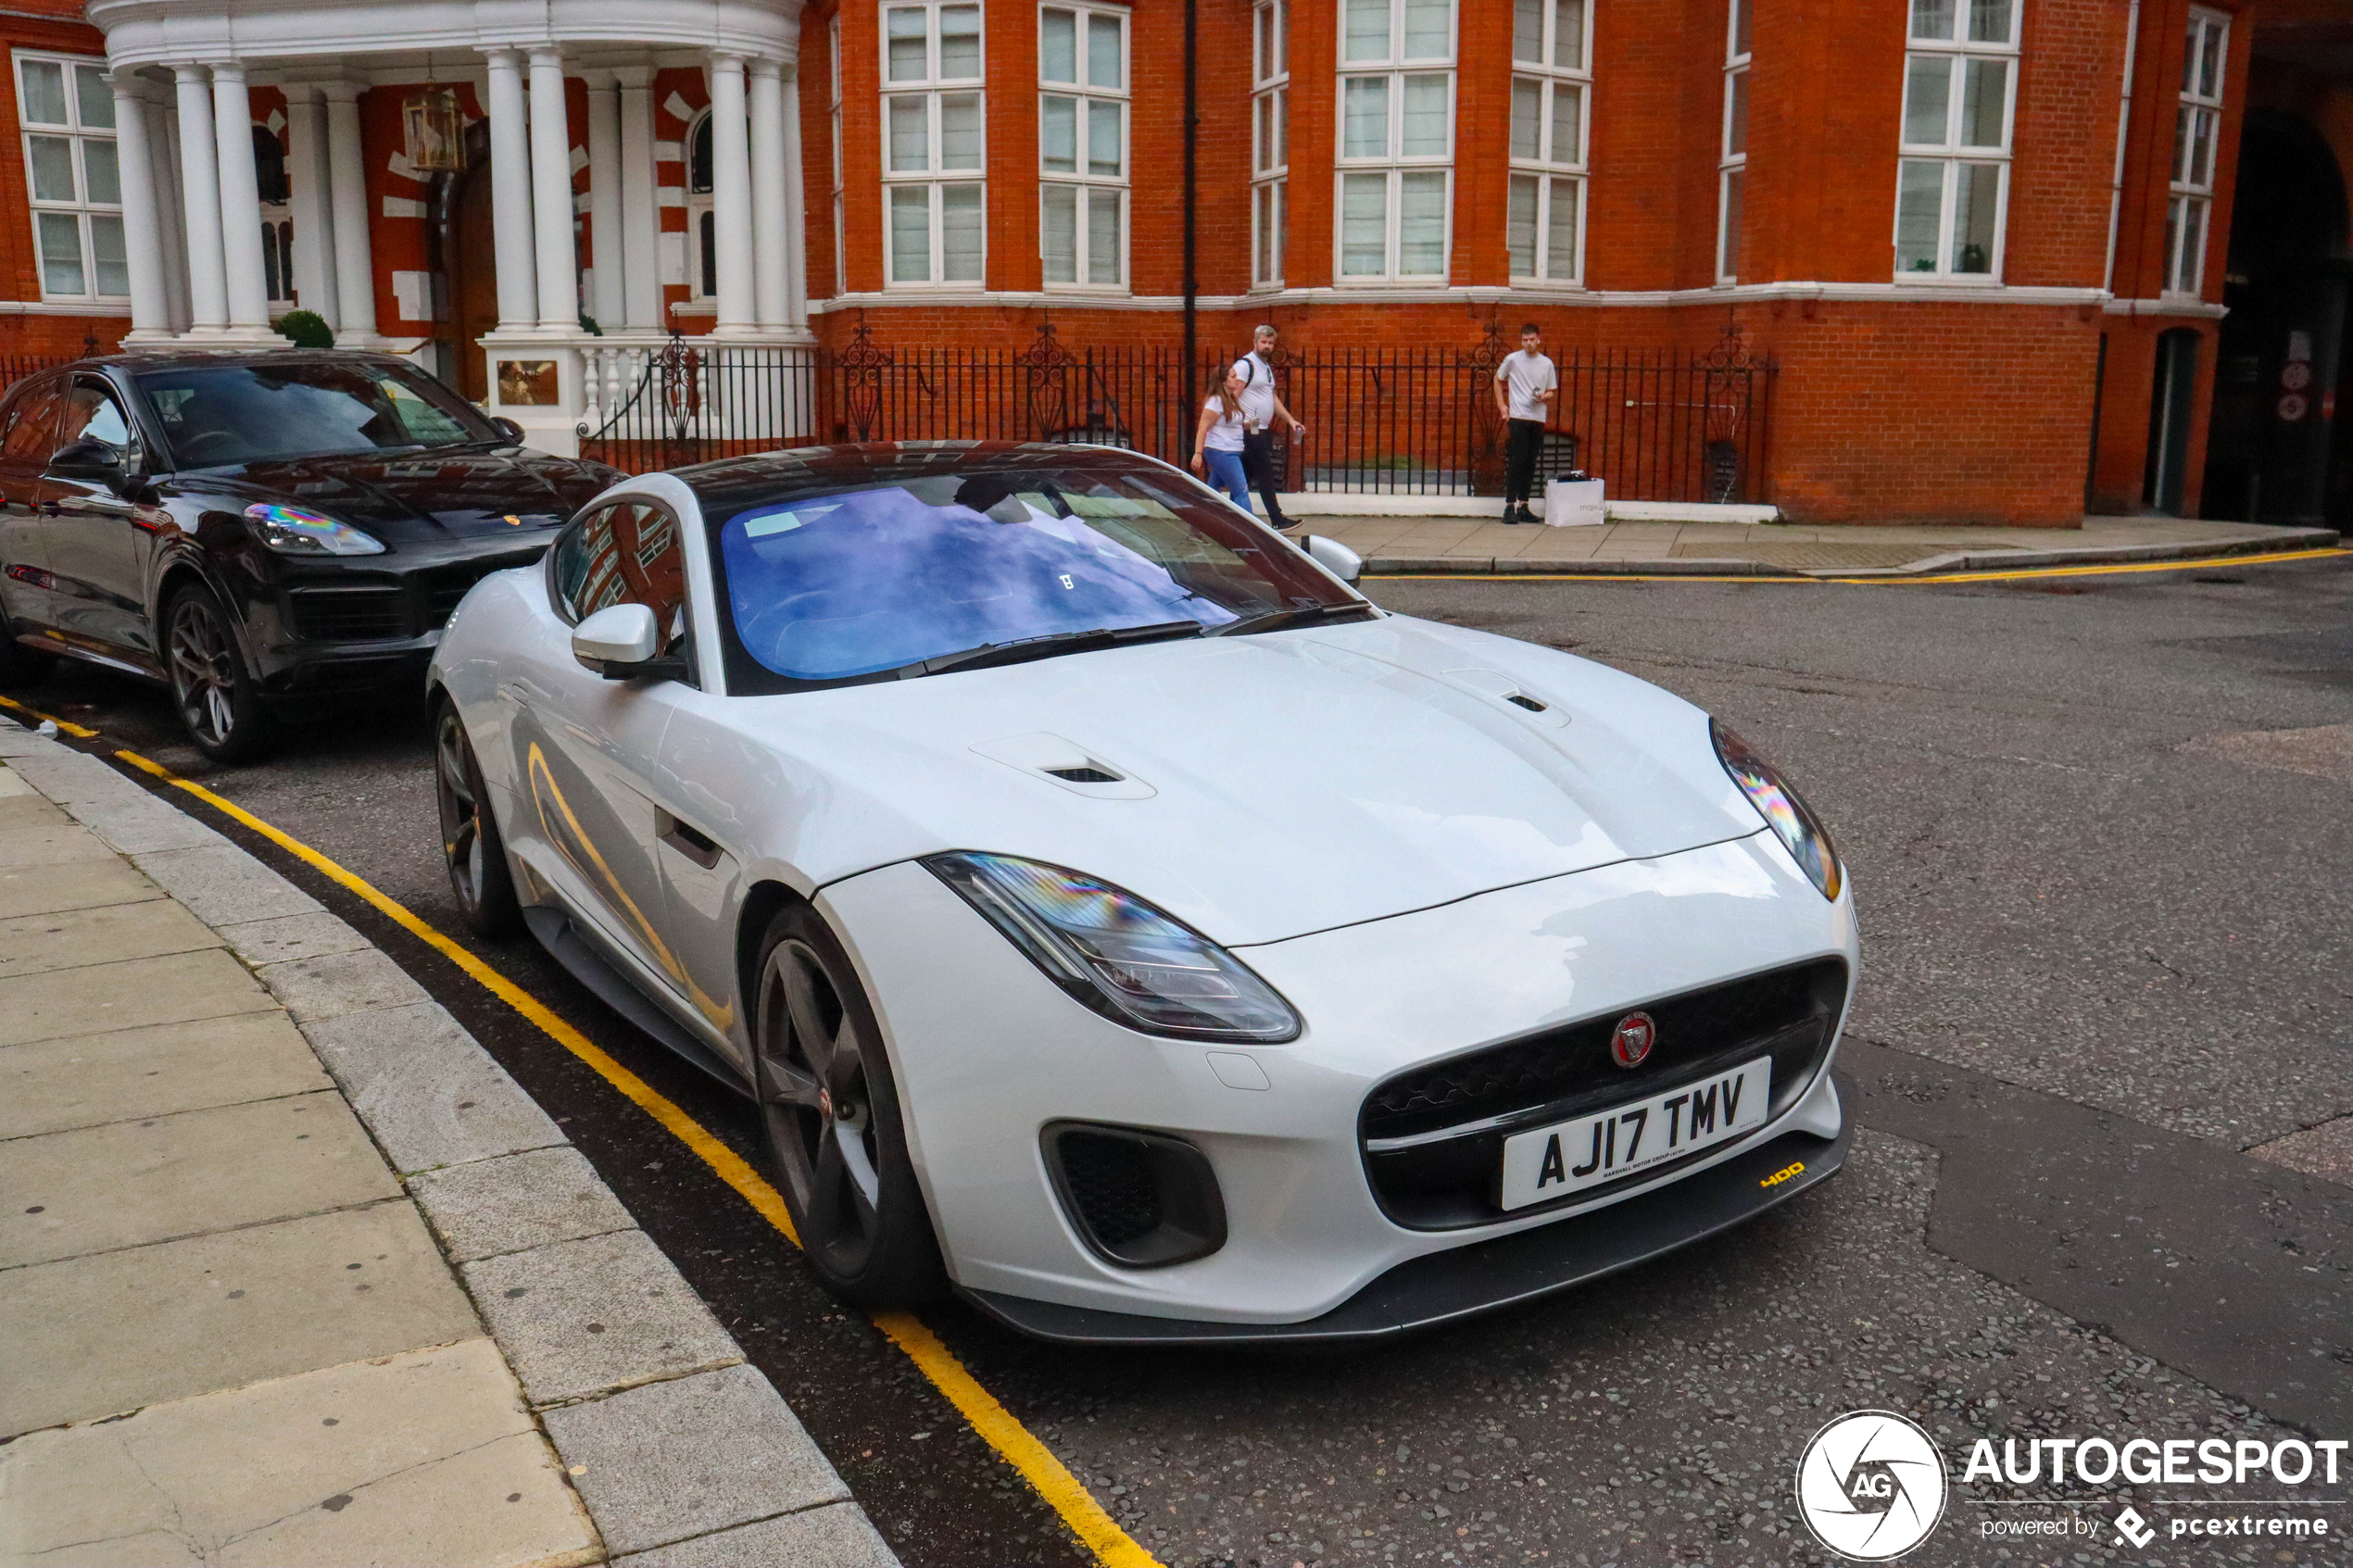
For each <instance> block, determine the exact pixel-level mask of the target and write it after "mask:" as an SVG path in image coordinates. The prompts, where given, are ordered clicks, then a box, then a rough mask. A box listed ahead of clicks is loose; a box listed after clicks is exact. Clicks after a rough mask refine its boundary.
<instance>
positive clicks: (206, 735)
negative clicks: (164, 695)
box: [170, 595, 238, 746]
mask: <svg viewBox="0 0 2353 1568" xmlns="http://www.w3.org/2000/svg"><path fill="white" fill-rule="evenodd" d="M170 657H171V695H172V696H173V698H174V699H175V700H176V701H177V702H178V703H179V705H180V717H181V721H182V722H183V723H185V724H186V725H187V726H188V730H189V733H190V734H193V735H195V737H196V739H197V740H198V741H199V742H200V743H202V744H203V745H206V746H226V745H227V744H228V742H229V738H230V736H231V735H232V734H233V733H234V732H235V730H236V727H237V718H236V706H235V705H236V694H237V675H238V670H237V650H236V646H235V644H234V643H233V641H232V640H231V638H230V636H229V629H228V628H227V627H226V626H223V625H222V624H221V623H220V615H219V613H218V612H216V611H215V610H214V609H213V608H212V606H211V605H209V604H208V603H206V602H205V600H204V599H203V598H202V597H200V596H195V595H191V596H188V597H186V598H183V599H182V600H181V601H180V604H179V606H178V608H176V609H175V610H174V612H173V614H172V617H171V636H170Z"/></svg>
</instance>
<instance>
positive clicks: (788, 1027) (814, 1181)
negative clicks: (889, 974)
mask: <svg viewBox="0 0 2353 1568" xmlns="http://www.w3.org/2000/svg"><path fill="white" fill-rule="evenodd" d="M757 996H758V1001H757V1004H756V1006H755V1008H754V1010H753V1012H752V1017H751V1043H752V1062H753V1070H754V1073H755V1076H756V1081H757V1085H758V1089H759V1094H760V1109H761V1122H762V1124H763V1126H764V1129H765V1131H766V1133H767V1135H768V1148H769V1152H770V1154H771V1156H772V1158H773V1159H774V1162H775V1166H776V1172H777V1174H778V1176H779V1178H780V1185H782V1187H783V1189H784V1194H785V1204H786V1208H788V1209H789V1210H791V1211H792V1219H793V1225H794V1228H795V1229H796V1230H797V1231H798V1232H799V1236H800V1247H801V1250H802V1252H803V1253H805V1254H806V1255H807V1256H808V1259H809V1261H810V1264H811V1266H812V1267H813V1268H814V1269H815V1270H816V1271H817V1276H818V1277H819V1278H820V1279H822V1280H823V1281H824V1283H825V1286H826V1288H827V1289H829V1290H831V1291H832V1292H833V1293H834V1294H835V1295H837V1296H838V1297H840V1298H842V1299H843V1300H845V1301H849V1302H852V1303H854V1304H856V1305H858V1306H861V1307H912V1306H918V1305H921V1304H922V1303H923V1302H925V1301H926V1300H929V1299H930V1298H933V1297H935V1296H937V1295H938V1294H939V1292H940V1291H941V1290H942V1289H943V1288H944V1287H945V1286H946V1284H947V1274H946V1271H945V1269H944V1268H943V1267H942V1265H941V1263H940V1258H939V1243H938V1240H937V1237H936V1236H934V1235H933V1232H932V1227H931V1213H930V1210H928V1209H927V1208H925V1204H924V1195H923V1192H922V1189H921V1188H920V1187H919V1186H918V1185H917V1184H916V1181H915V1168H914V1165H913V1163H912V1161H911V1160H909V1159H908V1157H907V1136H906V1128H905V1125H904V1123H902V1122H901V1121H900V1112H899V1094H898V1085H897V1083H896V1081H895V1080H894V1078H893V1076H892V1074H891V1070H890V1060H889V1058H888V1056H887V1054H886V1053H885V1051H884V1049H883V1044H882V1035H881V1032H880V1031H879V1030H878V1029H877V1028H876V1027H875V1014H874V1009H873V1008H872V1007H871V1006H869V1005H868V1003H867V1000H866V993H865V990H864V988H863V987H862V986H861V985H859V983H858V976H857V972H856V971H854V970H853V969H852V968H851V967H850V963H849V955H848V954H847V953H845V952H844V951H843V950H842V947H841V944H840V942H839V941H837V939H836V938H835V936H834V934H833V932H832V930H831V929H830V928H829V927H828V926H827V925H826V924H825V922H824V917H823V916H821V915H819V914H818V913H817V911H816V910H815V909H812V908H811V907H810V906H809V905H807V904H798V903H797V904H794V905H792V906H790V907H788V908H786V909H783V910H781V911H779V912H778V914H777V915H776V918H775V919H774V920H773V921H771V922H769V925H768V931H767V934H766V935H765V936H763V937H762V939H761V948H760V969H759V985H758V992H757Z"/></svg>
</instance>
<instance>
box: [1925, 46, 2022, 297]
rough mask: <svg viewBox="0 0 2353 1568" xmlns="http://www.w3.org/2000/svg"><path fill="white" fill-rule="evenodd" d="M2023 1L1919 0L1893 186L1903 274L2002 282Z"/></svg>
mask: <svg viewBox="0 0 2353 1568" xmlns="http://www.w3.org/2000/svg"><path fill="white" fill-rule="evenodd" d="M2020 4H2021V0H1911V41H1910V46H1909V50H1908V52H1907V53H1906V55H1905V56H1904V129H1903V142H1902V157H1901V159H1900V161H1899V163H1898V165H1897V168H1898V173H1897V176H1896V193H1895V270H1896V273H1897V275H1898V276H1901V277H1916V276H1919V275H1922V274H1926V275H1928V276H1931V277H1938V278H1984V279H1987V280H1989V281H1991V280H1994V279H1998V278H1999V277H2000V275H2001V270H2002V238H2003V227H2004V223H2005V221H2006V214H2005V210H2004V209H2005V207H2006V205H2007V201H2008V196H2009V178H2010V119H2011V116H2012V113H2013V111H2014V108H2015V106H2016V102H2017V97H2018V37H2019V12H2020Z"/></svg>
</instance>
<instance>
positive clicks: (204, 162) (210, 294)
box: [171, 66, 260, 333]
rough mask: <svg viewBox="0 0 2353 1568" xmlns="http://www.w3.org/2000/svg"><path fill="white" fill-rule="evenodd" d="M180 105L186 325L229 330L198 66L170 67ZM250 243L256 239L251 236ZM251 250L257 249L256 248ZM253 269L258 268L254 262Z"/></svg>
mask: <svg viewBox="0 0 2353 1568" xmlns="http://www.w3.org/2000/svg"><path fill="white" fill-rule="evenodd" d="M171 72H172V75H173V77H174V78H175V79H176V80H177V84H178V93H179V100H180V188H181V191H182V194H183V195H184V197H185V202H184V210H185V211H186V213H187V220H186V221H187V229H188V326H189V330H191V331H192V332H216V333H217V332H223V331H225V330H227V328H228V325H229V282H228V276H227V273H226V271H225V270H224V267H223V262H222V257H221V252H220V158H219V157H217V156H215V154H214V151H213V137H212V92H211V89H210V87H209V86H208V83H207V82H206V80H205V69H204V67H202V66H174V67H172V68H171ZM254 237H255V239H256V240H257V241H258V240H259V238H260V235H259V233H258V232H257V233H256V234H255V236H254ZM257 248H258V246H257ZM255 264H256V265H257V266H258V265H259V259H258V257H257V258H256V262H255Z"/></svg>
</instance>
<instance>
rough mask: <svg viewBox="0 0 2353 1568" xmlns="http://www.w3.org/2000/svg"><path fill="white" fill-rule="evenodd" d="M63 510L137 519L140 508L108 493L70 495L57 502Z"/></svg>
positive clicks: (59, 508) (58, 508)
mask: <svg viewBox="0 0 2353 1568" xmlns="http://www.w3.org/2000/svg"><path fill="white" fill-rule="evenodd" d="M57 510H59V511H61V512H92V513H95V514H97V515H98V516H100V517H119V518H128V519H134V520H135V519H136V518H137V517H138V516H139V508H138V506H137V505H136V504H134V503H132V502H130V501H118V500H115V499H113V498H112V497H110V496H106V495H68V496H66V497H65V498H64V499H62V500H60V501H59V502H58V503H57Z"/></svg>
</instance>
